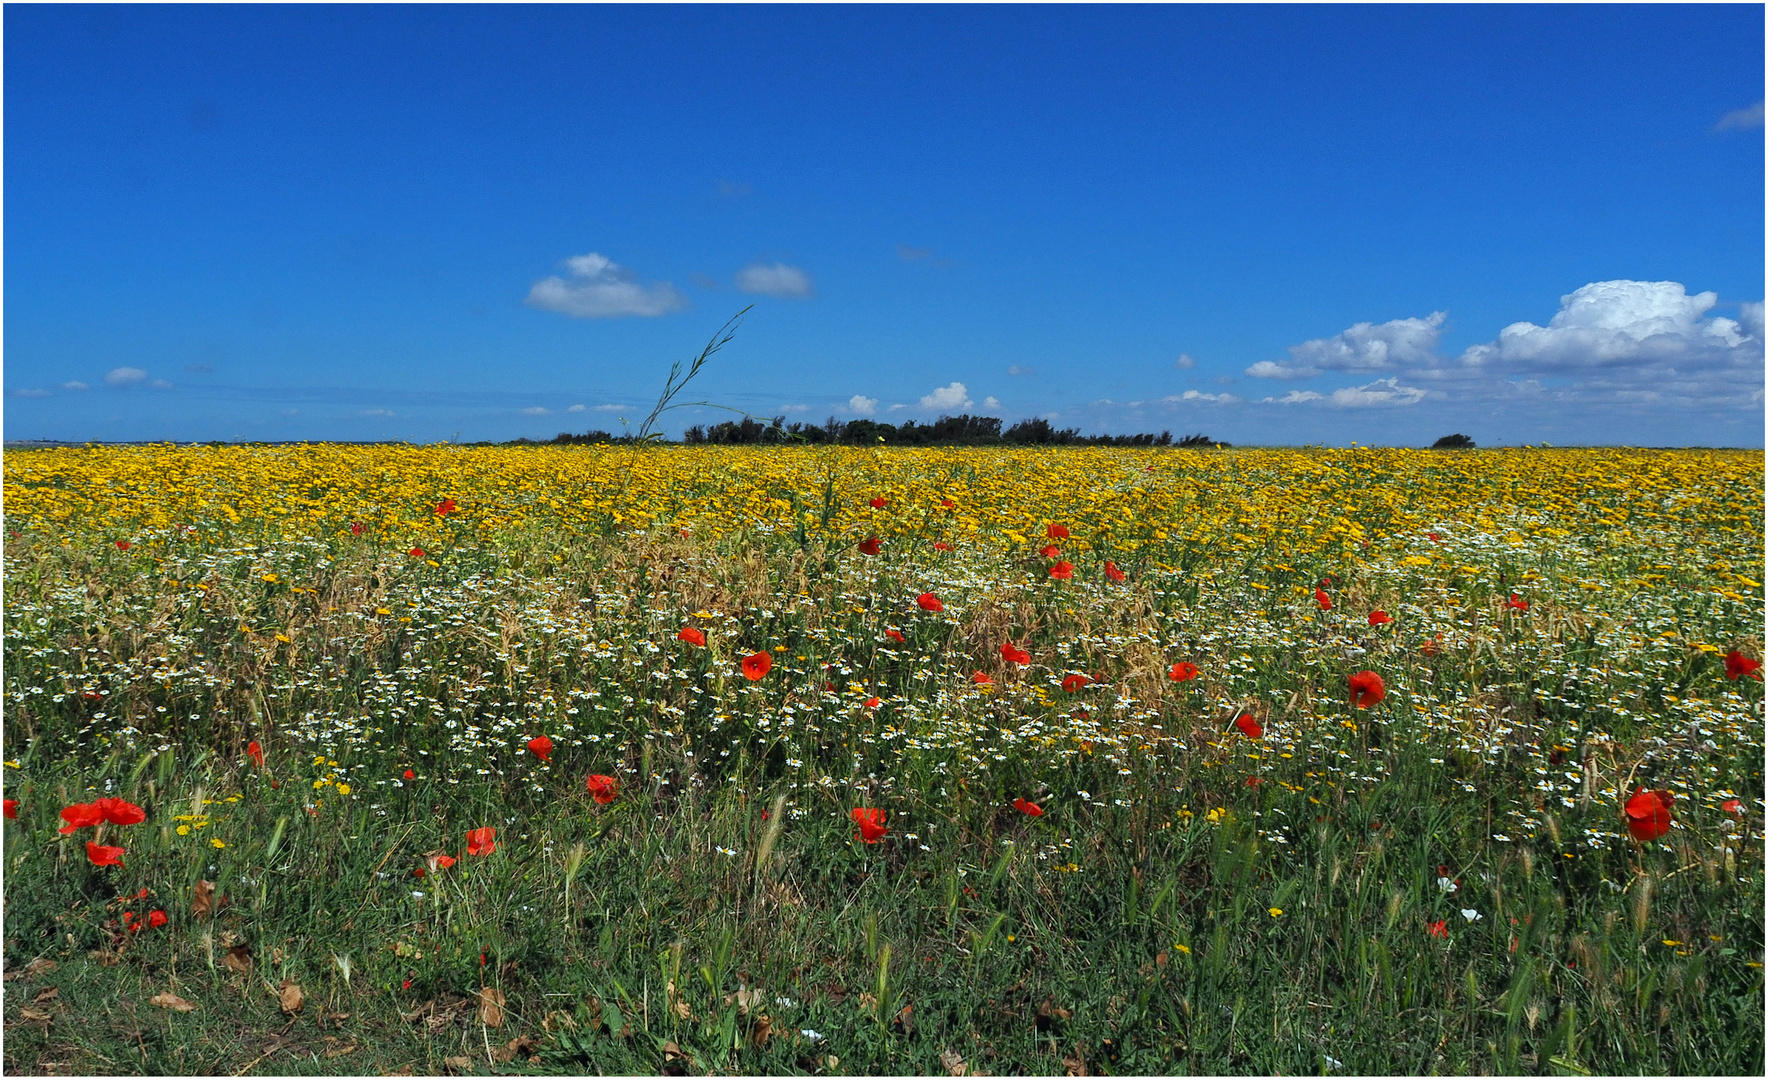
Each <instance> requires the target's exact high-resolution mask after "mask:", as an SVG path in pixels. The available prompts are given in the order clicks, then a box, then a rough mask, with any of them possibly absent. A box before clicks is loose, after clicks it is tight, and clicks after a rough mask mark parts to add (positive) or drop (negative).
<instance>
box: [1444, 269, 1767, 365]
mask: <svg viewBox="0 0 1768 1080" xmlns="http://www.w3.org/2000/svg"><path fill="white" fill-rule="evenodd" d="M1718 301H1719V297H1718V295H1717V294H1715V293H1711V292H1703V293H1696V294H1695V295H1693V296H1690V295H1688V292H1687V290H1686V289H1685V288H1684V287H1683V286H1682V284H1681V283H1679V282H1675V281H1627V280H1620V281H1596V282H1592V283H1590V284H1589V285H1585V286H1584V287H1583V288H1581V289H1578V290H1576V291H1574V292H1572V293H1569V294H1567V295H1565V296H1562V297H1560V299H1559V311H1558V312H1557V313H1556V314H1555V315H1554V316H1553V318H1552V319H1551V320H1549V321H1548V323H1547V325H1546V326H1536V325H1535V324H1534V323H1531V322H1519V323H1512V324H1511V325H1509V326H1506V327H1505V328H1504V329H1503V330H1502V331H1500V332H1499V334H1498V339H1497V340H1496V341H1493V342H1490V343H1488V344H1485V345H1475V346H1473V347H1472V348H1469V349H1468V350H1467V351H1466V352H1464V353H1463V354H1462V356H1461V359H1462V360H1463V361H1465V362H1466V363H1467V364H1469V365H1472V366H1475V367H1483V366H1487V365H1494V364H1502V365H1509V366H1513V367H1520V368H1526V369H1528V370H1530V371H1547V372H1559V373H1579V372H1591V371H1601V370H1610V371H1612V370H1624V369H1632V368H1642V367H1648V366H1655V365H1666V364H1667V365H1674V366H1675V367H1677V368H1687V367H1690V366H1712V365H1716V364H1727V363H1734V362H1748V361H1752V360H1754V361H1760V359H1761V356H1762V339H1761V338H1760V336H1759V335H1758V334H1756V333H1751V332H1748V328H1747V326H1746V325H1745V324H1740V323H1739V322H1737V321H1735V320H1732V319H1727V318H1723V317H1719V316H1714V317H1711V318H1708V317H1706V315H1707V312H1708V311H1710V310H1711V309H1712V307H1713V305H1714V304H1716V303H1718ZM1743 315H1744V319H1745V323H1749V322H1750V320H1752V319H1753V320H1755V323H1754V325H1756V326H1758V327H1759V325H1760V309H1759V308H1756V309H1746V310H1745V311H1744V312H1743Z"/></svg>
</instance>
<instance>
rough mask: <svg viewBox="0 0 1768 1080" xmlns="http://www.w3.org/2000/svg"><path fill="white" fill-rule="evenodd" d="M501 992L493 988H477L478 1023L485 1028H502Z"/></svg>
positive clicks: (502, 1001) (502, 1000)
mask: <svg viewBox="0 0 1768 1080" xmlns="http://www.w3.org/2000/svg"><path fill="white" fill-rule="evenodd" d="M503 1003H504V998H503V991H502V990H499V989H497V988H496V987H495V986H483V987H480V988H479V1023H481V1024H484V1025H485V1026H486V1027H502V1026H503Z"/></svg>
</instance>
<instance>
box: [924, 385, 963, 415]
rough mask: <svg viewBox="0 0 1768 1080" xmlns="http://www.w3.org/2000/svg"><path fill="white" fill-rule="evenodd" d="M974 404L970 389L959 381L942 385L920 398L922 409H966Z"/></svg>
mask: <svg viewBox="0 0 1768 1080" xmlns="http://www.w3.org/2000/svg"><path fill="white" fill-rule="evenodd" d="M974 404H975V402H973V401H971V400H970V391H969V390H968V389H967V388H966V387H965V386H964V384H963V383H961V382H953V383H952V384H951V385H950V386H942V387H940V388H938V389H937V390H935V391H933V392H932V393H931V394H928V395H927V396H926V397H924V398H922V399H921V408H923V409H968V408H970V407H971V406H972V405H974Z"/></svg>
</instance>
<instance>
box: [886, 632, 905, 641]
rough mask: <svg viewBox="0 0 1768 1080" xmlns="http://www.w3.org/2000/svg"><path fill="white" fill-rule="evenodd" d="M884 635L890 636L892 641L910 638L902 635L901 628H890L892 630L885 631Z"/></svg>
mask: <svg viewBox="0 0 1768 1080" xmlns="http://www.w3.org/2000/svg"><path fill="white" fill-rule="evenodd" d="M884 636H885V637H887V638H889V639H890V640H891V641H907V640H908V638H905V637H903V636H902V631H901V630H896V629H890V630H886V631H884Z"/></svg>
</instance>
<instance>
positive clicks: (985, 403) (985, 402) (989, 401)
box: [982, 394, 1001, 409]
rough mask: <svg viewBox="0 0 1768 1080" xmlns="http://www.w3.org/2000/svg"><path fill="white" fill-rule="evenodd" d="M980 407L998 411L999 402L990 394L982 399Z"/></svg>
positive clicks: (998, 399)
mask: <svg viewBox="0 0 1768 1080" xmlns="http://www.w3.org/2000/svg"><path fill="white" fill-rule="evenodd" d="M982 407H983V408H985V409H998V408H1000V407H1001V400H1000V398H997V397H995V396H994V395H993V394H990V395H989V396H987V397H985V398H983V399H982Z"/></svg>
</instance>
